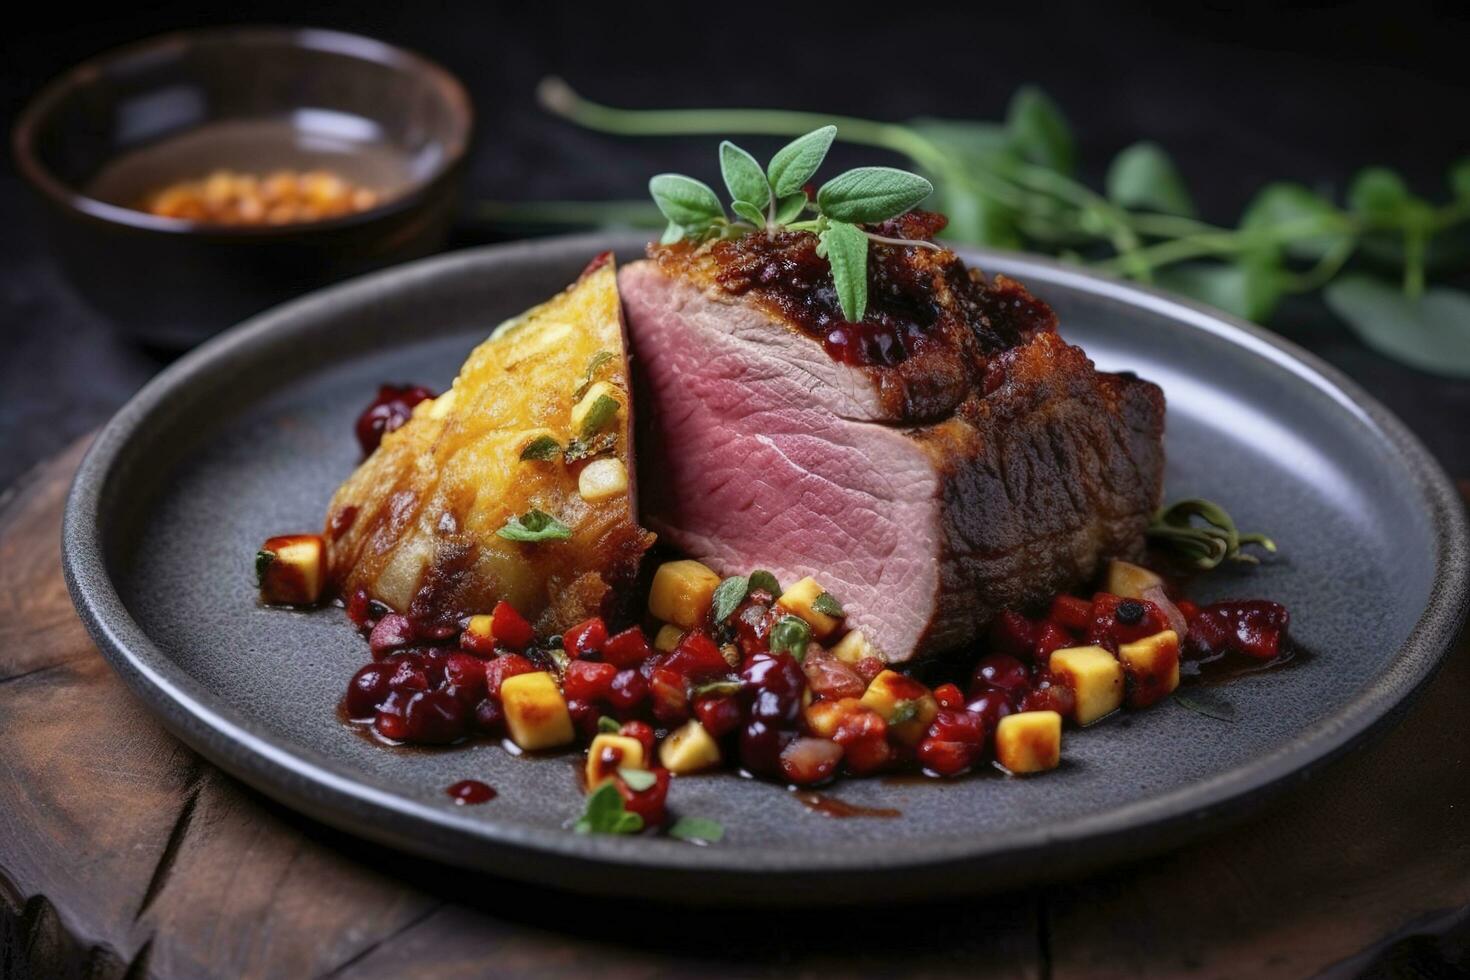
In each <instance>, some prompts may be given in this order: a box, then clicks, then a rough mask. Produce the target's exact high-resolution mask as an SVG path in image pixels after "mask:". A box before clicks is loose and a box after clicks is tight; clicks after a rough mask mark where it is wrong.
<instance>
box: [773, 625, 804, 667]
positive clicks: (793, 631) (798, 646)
mask: <svg viewBox="0 0 1470 980" xmlns="http://www.w3.org/2000/svg"><path fill="white" fill-rule="evenodd" d="M767 639H768V640H769V641H770V646H771V652H772V653H779V652H780V651H782V650H785V651H786V652H787V653H789V654H791V655H792V656H793V657H795V658H796V660H797V662H798V663H800V662H801V661H802V660H805V659H806V645H807V644H808V643H810V642H811V641H812V628H811V627H810V626H808V625H807V624H806V620H804V619H802V618H801V617H800V616H782V617H781V618H780V619H778V620H776V625H775V626H772V627H771V632H770V633H769V634H767Z"/></svg>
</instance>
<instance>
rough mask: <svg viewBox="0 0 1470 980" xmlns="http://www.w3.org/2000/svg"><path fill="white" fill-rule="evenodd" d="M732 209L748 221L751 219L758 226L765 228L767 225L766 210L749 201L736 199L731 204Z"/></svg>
mask: <svg viewBox="0 0 1470 980" xmlns="http://www.w3.org/2000/svg"><path fill="white" fill-rule="evenodd" d="M730 210H731V211H734V212H735V213H736V214H738V215H740V217H742V218H744V219H745V220H746V221H749V222H750V223H751V224H753V225H755V226H756V227H757V228H764V227H765V226H766V214H765V212H764V211H762V210H761V209H760V208H758V207H756V206H755V205H754V204H751V203H750V202H749V201H736V202H734V203H733V204H731V205H730Z"/></svg>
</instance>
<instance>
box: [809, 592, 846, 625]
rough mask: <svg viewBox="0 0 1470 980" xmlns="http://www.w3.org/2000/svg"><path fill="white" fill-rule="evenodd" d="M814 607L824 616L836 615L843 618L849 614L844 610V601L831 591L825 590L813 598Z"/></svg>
mask: <svg viewBox="0 0 1470 980" xmlns="http://www.w3.org/2000/svg"><path fill="white" fill-rule="evenodd" d="M812 608H813V609H815V610H816V611H817V612H819V613H821V614H822V615H823V616H835V617H836V618H838V619H841V618H842V617H844V616H846V615H847V613H845V612H843V611H842V603H840V602H838V601H837V598H836V597H835V596H833V595H832V593H830V592H823V593H822V594H821V595H819V596H817V597H816V598H815V599H813V600H812Z"/></svg>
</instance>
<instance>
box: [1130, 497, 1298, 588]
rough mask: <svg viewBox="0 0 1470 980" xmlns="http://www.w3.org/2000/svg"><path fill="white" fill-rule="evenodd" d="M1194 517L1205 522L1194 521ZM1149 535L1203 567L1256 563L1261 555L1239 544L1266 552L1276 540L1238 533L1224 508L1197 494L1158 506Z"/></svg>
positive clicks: (1273, 545)
mask: <svg viewBox="0 0 1470 980" xmlns="http://www.w3.org/2000/svg"><path fill="white" fill-rule="evenodd" d="M1196 517H1198V518H1200V520H1202V521H1203V522H1204V523H1203V524H1200V523H1197V522H1196V521H1195V520H1194V518H1196ZM1148 536H1149V538H1150V539H1151V540H1153V541H1156V542H1158V543H1159V544H1162V545H1167V546H1168V547H1170V548H1172V549H1174V550H1175V551H1177V552H1179V554H1180V555H1181V556H1183V557H1184V558H1186V559H1188V561H1189V563H1190V564H1191V565H1193V566H1194V567H1195V568H1199V569H1203V570H1205V571H1208V570H1210V569H1212V568H1217V567H1218V566H1219V565H1220V563H1221V562H1223V561H1240V562H1249V563H1252V564H1255V563H1257V562H1258V561H1259V560H1260V559H1258V558H1257V557H1256V556H1255V555H1251V554H1247V553H1245V552H1243V551H1241V550H1240V549H1241V546H1242V545H1247V544H1254V545H1258V546H1259V547H1261V548H1263V549H1265V550H1266V551H1267V552H1271V553H1275V551H1276V542H1274V541H1272V540H1271V539H1270V538H1268V537H1266V536H1265V535H1264V534H1242V533H1240V531H1238V530H1236V527H1235V521H1233V520H1231V518H1230V515H1229V514H1228V513H1226V511H1225V508H1223V507H1221V506H1220V505H1219V504H1216V503H1212V502H1210V501H1208V500H1201V499H1199V498H1197V497H1195V498H1191V499H1189V500H1180V501H1178V502H1177V503H1173V504H1170V505H1169V506H1167V507H1162V508H1160V509H1159V512H1158V513H1157V514H1155V515H1154V519H1153V523H1151V524H1150V525H1149V526H1148Z"/></svg>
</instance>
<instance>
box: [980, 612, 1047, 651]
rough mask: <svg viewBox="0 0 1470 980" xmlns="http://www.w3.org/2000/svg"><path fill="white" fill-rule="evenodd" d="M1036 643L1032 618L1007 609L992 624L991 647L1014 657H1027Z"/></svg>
mask: <svg viewBox="0 0 1470 980" xmlns="http://www.w3.org/2000/svg"><path fill="white" fill-rule="evenodd" d="M1035 643H1036V629H1035V627H1034V626H1033V625H1032V623H1031V620H1029V619H1027V618H1026V617H1025V616H1022V615H1021V614H1020V613H1018V612H1012V611H1011V610H1009V609H1007V610H1006V611H1004V612H1002V613H1001V614H1000V615H999V616H997V617H995V621H994V622H992V623H991V624H990V649H991V650H992V651H994V652H995V653H1004V654H1009V655H1010V656H1012V657H1027V656H1030V655H1031V649H1032V647H1033V646H1034V645H1035Z"/></svg>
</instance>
